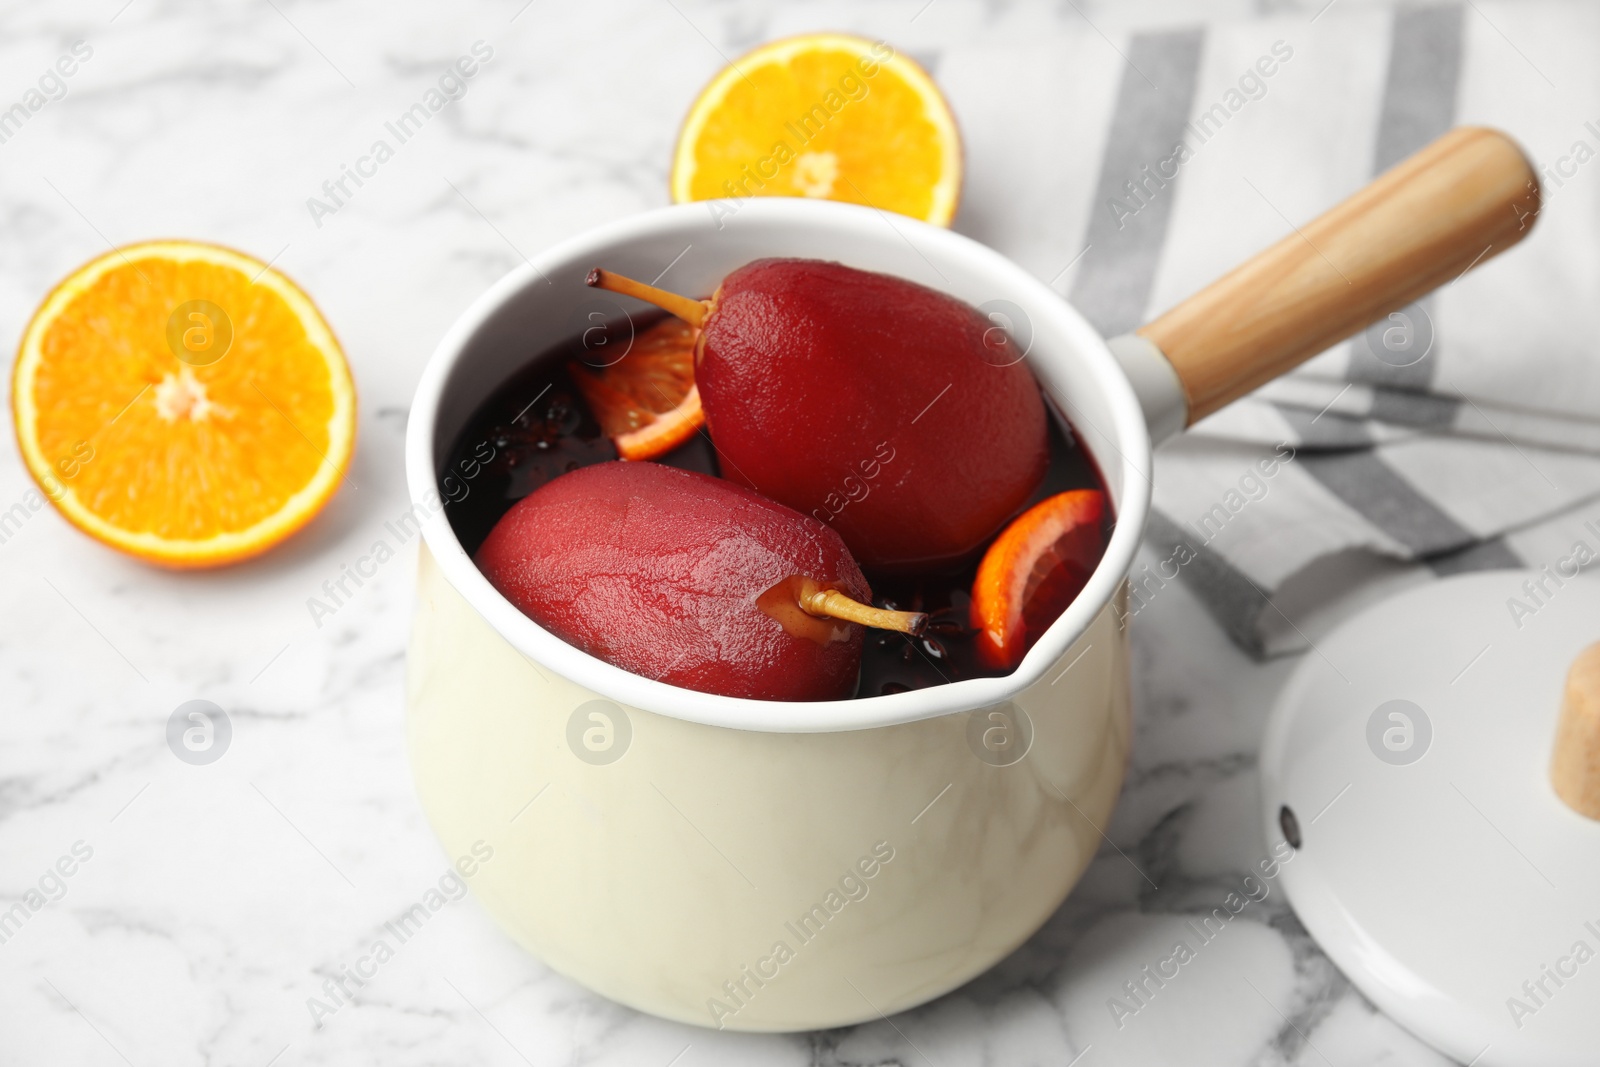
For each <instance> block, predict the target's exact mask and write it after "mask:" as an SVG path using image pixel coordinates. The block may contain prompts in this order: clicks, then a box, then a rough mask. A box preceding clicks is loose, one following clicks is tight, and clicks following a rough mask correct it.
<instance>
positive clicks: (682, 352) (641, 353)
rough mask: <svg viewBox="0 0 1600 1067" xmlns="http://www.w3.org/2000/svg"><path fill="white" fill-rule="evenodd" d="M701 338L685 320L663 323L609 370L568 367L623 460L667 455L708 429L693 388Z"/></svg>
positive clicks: (577, 365)
mask: <svg viewBox="0 0 1600 1067" xmlns="http://www.w3.org/2000/svg"><path fill="white" fill-rule="evenodd" d="M699 335H700V331H699V330H697V329H695V328H694V327H693V326H690V325H689V324H688V323H686V322H684V321H682V320H681V319H673V318H668V319H663V320H661V321H660V322H658V323H656V324H655V325H653V326H651V327H650V328H649V329H647V330H644V331H643V332H641V333H640V334H639V335H638V336H637V337H635V338H634V339H633V345H632V346H631V347H630V348H629V349H628V351H627V353H626V354H625V355H624V356H623V357H622V358H621V359H619V360H617V362H616V363H614V364H612V365H610V366H607V367H603V368H600V369H598V370H593V369H590V368H588V367H586V366H584V365H583V364H580V363H573V364H570V365H569V370H570V371H571V373H572V380H573V383H574V384H575V385H577V387H578V391H579V392H580V393H582V394H583V399H584V400H586V401H587V402H588V404H589V410H591V411H593V412H594V417H595V418H596V419H597V420H598V421H599V423H600V429H601V430H602V431H604V433H605V435H606V436H607V437H609V438H611V442H612V444H614V445H616V446H617V455H619V456H621V457H622V458H623V459H632V460H641V459H654V458H655V457H657V456H661V455H665V454H666V453H668V452H671V451H672V450H673V449H674V448H677V447H678V446H679V445H681V444H683V443H684V442H685V441H687V440H689V438H691V437H693V436H694V435H695V431H697V430H699V429H700V427H702V426H704V425H705V421H706V415H705V411H704V409H703V408H701V406H700V390H699V389H697V388H696V387H695V384H694V346H695V341H696V340H697V339H698V337H699Z"/></svg>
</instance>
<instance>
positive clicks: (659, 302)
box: [583, 267, 711, 327]
mask: <svg viewBox="0 0 1600 1067" xmlns="http://www.w3.org/2000/svg"><path fill="white" fill-rule="evenodd" d="M583 283H584V284H585V285H588V286H591V287H593V288H595V289H607V290H610V291H611V292H613V293H621V294H622V295H624V296H631V297H634V298H636V299H639V300H643V301H644V302H645V303H647V304H654V305H655V306H656V307H658V308H660V309H661V310H662V311H666V312H669V313H670V314H673V315H676V316H677V317H678V318H680V319H682V320H683V321H684V322H687V323H688V324H689V325H690V326H694V327H699V326H700V324H701V323H703V322H705V319H706V314H707V313H708V312H709V311H710V310H711V305H710V303H709V302H708V301H705V300H694V299H692V298H690V297H687V296H679V295H678V294H677V293H670V292H668V291H667V290H665V289H657V288H656V287H655V286H653V285H646V284H645V283H644V282H637V281H634V280H633V279H632V278H628V277H625V276H623V275H621V274H615V273H613V272H611V271H609V270H601V269H600V268H599V267H596V268H595V269H594V270H592V271H590V272H589V276H588V277H587V278H585V279H584V282H583Z"/></svg>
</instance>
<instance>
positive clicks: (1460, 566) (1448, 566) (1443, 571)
mask: <svg viewBox="0 0 1600 1067" xmlns="http://www.w3.org/2000/svg"><path fill="white" fill-rule="evenodd" d="M1428 566H1429V567H1430V568H1432V570H1433V573H1434V574H1437V575H1438V576H1439V577H1441V578H1443V577H1446V576H1447V575H1451V574H1465V573H1466V572H1467V571H1499V570H1506V569H1508V568H1521V567H1525V566H1527V564H1525V563H1523V562H1522V557H1521V556H1519V555H1517V554H1516V552H1514V551H1512V548H1511V546H1510V545H1508V544H1506V539H1505V538H1504V537H1496V538H1494V539H1493V540H1490V541H1480V542H1478V543H1477V544H1475V545H1468V546H1467V547H1466V548H1463V549H1462V550H1461V551H1459V552H1447V553H1445V554H1444V555H1442V556H1434V557H1433V558H1432V559H1430V560H1428Z"/></svg>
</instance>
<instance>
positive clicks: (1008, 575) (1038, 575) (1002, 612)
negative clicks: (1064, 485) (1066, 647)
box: [971, 489, 1105, 670]
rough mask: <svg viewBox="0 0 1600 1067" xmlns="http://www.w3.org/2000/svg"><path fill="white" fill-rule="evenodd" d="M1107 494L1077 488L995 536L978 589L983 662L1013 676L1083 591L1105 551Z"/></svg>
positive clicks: (975, 608)
mask: <svg viewBox="0 0 1600 1067" xmlns="http://www.w3.org/2000/svg"><path fill="white" fill-rule="evenodd" d="M1104 515H1105V494H1103V493H1101V492H1100V491H1099V490H1098V489H1074V490H1071V491H1070V492H1066V493H1058V494H1056V495H1055V496H1053V497H1050V498H1048V499H1046V500H1043V501H1040V502H1039V503H1038V504H1035V505H1034V506H1033V507H1031V508H1029V509H1028V510H1027V511H1025V512H1023V513H1022V514H1021V515H1020V516H1018V517H1017V518H1016V520H1015V521H1013V522H1012V523H1011V525H1010V526H1007V527H1006V528H1005V530H1004V531H1003V532H1002V533H1001V534H1000V536H999V537H997V538H995V541H994V543H993V544H992V545H990V546H989V551H988V552H986V553H984V556H983V562H982V563H980V564H978V576H977V578H976V579H975V580H974V581H973V583H972V620H971V621H972V628H973V629H974V630H976V631H977V651H978V658H979V659H980V660H981V661H982V662H983V663H984V664H985V665H987V666H989V667H993V668H996V669H1000V670H1010V669H1012V668H1013V667H1015V666H1016V665H1017V664H1019V663H1021V662H1022V657H1023V655H1024V654H1025V653H1026V652H1027V651H1028V649H1029V648H1030V647H1032V645H1033V643H1034V642H1035V641H1036V640H1038V638H1039V635H1040V634H1042V633H1044V631H1045V630H1046V629H1048V628H1049V626H1050V624H1051V623H1052V622H1054V621H1055V620H1056V617H1057V616H1059V615H1060V614H1061V613H1062V612H1063V611H1065V610H1066V607H1067V605H1068V604H1070V603H1072V601H1073V598H1074V597H1076V596H1077V595H1078V593H1079V592H1081V591H1082V589H1083V587H1084V584H1085V583H1087V582H1088V580H1089V575H1090V574H1092V573H1094V567H1095V564H1096V563H1098V562H1099V560H1100V554H1101V553H1102V552H1103V551H1104V549H1105V534H1104V531H1103V530H1102V527H1101V522H1102V519H1103V517H1104Z"/></svg>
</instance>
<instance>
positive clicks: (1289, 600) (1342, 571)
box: [968, 3, 1600, 655]
mask: <svg viewBox="0 0 1600 1067" xmlns="http://www.w3.org/2000/svg"><path fill="white" fill-rule="evenodd" d="M1092 45H1093V42H1089V44H1085V45H1080V46H1079V47H1080V48H1082V49H1084V50H1085V54H1087V50H1088V49H1089V48H1091V47H1092ZM1115 47H1116V51H1117V53H1118V55H1119V56H1120V60H1119V61H1118V62H1117V63H1115V64H1114V65H1110V64H1104V65H1102V66H1100V67H1099V68H1098V69H1099V70H1100V72H1101V75H1102V76H1103V77H1106V78H1107V79H1108V86H1109V85H1111V84H1114V85H1115V87H1116V88H1115V90H1114V92H1110V93H1107V94H1106V96H1107V99H1108V101H1109V103H1108V105H1107V106H1105V107H1104V108H1102V109H1101V110H1099V111H1098V112H1097V113H1096V114H1094V115H1093V116H1092V119H1091V118H1089V117H1085V116H1082V115H1070V116H1067V117H1066V118H1065V120H1064V121H1065V123H1066V124H1067V125H1068V126H1069V127H1071V126H1072V125H1074V124H1076V125H1077V126H1079V127H1083V126H1087V125H1088V124H1089V122H1090V121H1096V123H1097V125H1098V132H1097V133H1095V134H1094V135H1093V136H1097V137H1098V138H1099V139H1100V141H1099V143H1100V144H1101V150H1100V152H1099V155H1098V157H1097V162H1096V163H1095V164H1093V165H1092V167H1082V166H1074V164H1072V163H1071V162H1070V161H1067V160H1064V159H1063V160H1062V161H1061V165H1060V167H1059V168H1058V170H1057V172H1056V173H1057V174H1058V175H1063V174H1064V175H1065V178H1064V180H1065V183H1066V184H1067V186H1068V190H1067V191H1068V193H1069V195H1071V196H1073V197H1081V198H1082V200H1083V202H1084V204H1085V205H1086V206H1085V207H1084V208H1083V209H1081V212H1078V213H1076V214H1075V215H1074V217H1072V218H1070V219H1069V220H1067V221H1066V222H1061V221H1053V222H1052V221H1047V222H1045V223H1043V224H1039V223H1035V224H1034V227H1033V228H1034V229H1035V230H1039V231H1043V232H1045V233H1050V234H1053V235H1054V237H1055V239H1056V241H1057V245H1056V248H1057V253H1056V254H1057V256H1058V257H1059V258H1058V260H1057V261H1058V262H1059V261H1065V260H1066V258H1067V256H1070V255H1074V254H1075V255H1076V256H1077V258H1076V259H1074V260H1073V261H1072V262H1071V264H1070V265H1069V268H1068V269H1067V270H1064V271H1062V272H1061V274H1060V275H1057V280H1058V282H1059V281H1060V280H1061V279H1062V278H1063V277H1065V279H1066V284H1065V286H1064V287H1063V286H1061V285H1059V284H1058V286H1057V288H1058V289H1063V288H1064V292H1065V295H1066V296H1067V297H1068V298H1069V299H1070V300H1071V301H1072V302H1073V303H1074V304H1075V305H1076V306H1077V307H1078V308H1079V309H1080V310H1081V311H1082V312H1083V313H1084V314H1085V315H1086V316H1087V317H1088V318H1089V319H1090V320H1091V321H1092V322H1093V323H1094V324H1095V325H1096V326H1097V327H1099V328H1100V330H1101V331H1102V332H1103V333H1105V334H1106V335H1107V336H1113V335H1116V334H1118V333H1123V332H1126V331H1128V330H1131V329H1134V328H1135V327H1137V326H1139V325H1140V324H1141V323H1143V322H1147V321H1149V320H1150V318H1152V317H1153V316H1154V315H1155V314H1157V313H1159V312H1160V311H1162V310H1164V309H1165V308H1167V307H1170V306H1171V305H1172V304H1174V303H1176V302H1177V301H1179V300H1180V299H1182V298H1183V297H1184V296H1186V295H1187V294H1189V293H1191V292H1193V291H1194V290H1196V289H1198V288H1200V287H1201V286H1203V285H1204V284H1206V283H1207V282H1208V281H1210V280H1212V279H1214V278H1216V277H1219V276H1220V275H1221V274H1222V273H1224V272H1225V271H1226V270H1227V269H1228V268H1229V267H1230V266H1232V265H1233V264H1235V263H1237V262H1239V261H1241V260H1242V259H1244V258H1246V257H1247V256H1248V255H1250V254H1251V253H1253V252H1255V251H1257V250H1259V249H1261V248H1263V247H1265V246H1267V245H1268V244H1271V243H1272V242H1274V241H1276V240H1277V239H1279V238H1280V237H1282V236H1283V235H1284V234H1286V233H1290V232H1293V231H1292V229H1291V227H1294V226H1298V225H1300V224H1302V223H1304V222H1305V221H1307V220H1309V219H1311V218H1313V217H1315V216H1316V215H1317V214H1320V213H1321V212H1322V211H1323V210H1325V209H1326V208H1328V207H1331V206H1332V205H1333V204H1334V203H1336V202H1337V201H1339V200H1341V199H1343V198H1344V197H1345V196H1347V195H1349V194H1350V193H1352V192H1354V191H1355V190H1356V189H1357V188H1359V187H1360V186H1361V185H1362V184H1364V183H1365V182H1366V181H1367V180H1369V179H1370V178H1371V177H1373V176H1375V175H1376V174H1378V173H1380V172H1382V171H1384V170H1386V169H1387V168H1389V167H1390V166H1392V165H1393V164H1395V163H1396V162H1398V161H1399V160H1401V159H1403V158H1405V157H1406V156H1408V155H1410V154H1411V153H1412V152H1414V151H1416V150H1417V149H1418V148H1421V147H1422V146H1423V145H1425V144H1426V143H1428V142H1429V141H1431V140H1433V139H1434V138H1435V137H1437V136H1439V135H1440V134H1442V133H1443V132H1444V131H1445V130H1447V129H1448V128H1450V127H1451V126H1453V125H1458V124H1482V125H1492V126H1496V127H1499V128H1501V129H1504V130H1506V131H1507V132H1508V133H1510V134H1511V135H1512V136H1513V137H1515V138H1516V139H1517V140H1518V141H1519V142H1520V143H1521V144H1522V145H1523V147H1524V148H1525V150H1526V151H1527V152H1528V153H1529V156H1530V158H1531V159H1533V160H1534V161H1535V165H1536V167H1537V168H1538V169H1539V171H1540V173H1541V175H1542V181H1543V184H1544V189H1545V193H1546V200H1545V206H1544V208H1543V209H1542V211H1541V213H1540V217H1538V218H1537V219H1536V220H1531V221H1533V222H1534V223H1535V228H1534V230H1533V232H1532V234H1531V235H1530V236H1529V237H1528V238H1527V239H1526V240H1524V241H1523V243H1522V244H1521V245H1519V246H1518V247H1516V248H1513V249H1512V250H1511V251H1509V252H1507V253H1505V254H1503V255H1501V256H1499V257H1497V258H1495V259H1494V260H1491V261H1489V262H1487V263H1485V264H1483V265H1482V266H1481V267H1479V268H1478V269H1476V270H1473V271H1471V272H1469V273H1467V274H1465V275H1463V276H1462V277H1460V278H1458V279H1457V280H1456V281H1454V282H1452V283H1451V284H1449V285H1448V286H1446V287H1444V288H1443V289H1441V290H1440V291H1438V292H1436V293H1434V294H1432V295H1430V296H1428V297H1425V298H1423V299H1422V300H1421V301H1419V302H1418V303H1417V304H1415V305H1413V306H1411V307H1409V308H1406V309H1404V311H1402V312H1400V313H1397V314H1396V315H1394V316H1391V317H1390V318H1389V319H1387V320H1385V321H1384V322H1381V323H1379V324H1377V325H1376V326H1374V327H1373V328H1372V329H1369V330H1368V331H1366V332H1365V333H1364V334H1362V335H1360V336H1358V337H1356V338H1354V339H1352V340H1351V341H1349V342H1346V343H1344V344H1341V345H1339V346H1337V347H1336V348H1334V349H1332V350H1330V351H1328V352H1326V353H1323V354H1322V355H1320V356H1318V357H1317V358H1316V359H1314V360H1312V361H1310V362H1309V363H1307V364H1306V365H1305V366H1303V367H1302V368H1300V369H1298V370H1297V371H1295V372H1293V373H1291V374H1289V375H1288V376H1286V377H1285V378H1283V379H1281V380H1279V381H1277V382H1274V383H1271V384H1269V385H1268V386H1266V387H1264V388H1262V389H1261V390H1259V391H1258V392H1256V393H1255V394H1253V395H1252V396H1250V397H1248V398H1246V399H1244V400H1242V401H1240V402H1238V403H1236V404H1234V405H1232V406H1231V407H1229V408H1228V409H1226V410H1224V411H1222V412H1219V413H1218V414H1216V415H1214V416H1212V417H1211V418H1208V419H1206V420H1205V421H1204V422H1202V423H1201V424H1200V425H1198V426H1197V427H1195V428H1194V429H1193V430H1191V431H1190V432H1188V433H1186V434H1184V435H1181V436H1180V437H1178V438H1176V439H1174V440H1173V441H1170V442H1168V443H1167V444H1166V445H1164V446H1163V447H1162V448H1161V449H1159V450H1158V452H1157V456H1156V461H1155V470H1154V472H1153V478H1154V483H1155V510H1154V515H1153V517H1152V521H1151V525H1150V530H1149V533H1148V537H1147V550H1148V551H1147V552H1146V554H1145V558H1144V559H1143V560H1141V563H1140V569H1139V570H1137V571H1136V573H1135V575H1134V589H1133V593H1134V595H1133V602H1132V605H1133V606H1132V610H1133V611H1134V612H1138V611H1140V610H1142V609H1143V607H1144V606H1146V605H1148V603H1150V601H1151V600H1152V598H1154V597H1157V596H1159V595H1160V594H1161V590H1162V589H1164V588H1165V587H1166V586H1167V585H1168V584H1169V583H1170V582H1171V581H1174V580H1178V581H1184V582H1186V583H1188V584H1189V585H1190V587H1191V588H1193V589H1195V590H1196V591H1198V593H1199V594H1200V596H1201V597H1202V599H1203V600H1204V602H1205V603H1206V605H1207V606H1208V608H1209V609H1210V610H1211V612H1212V613H1213V614H1214V615H1215V616H1216V617H1217V619H1218V620H1219V621H1220V622H1221V623H1222V625H1223V627H1224V628H1225V629H1226V630H1227V632H1228V633H1229V634H1230V635H1231V636H1232V637H1233V639H1234V640H1235V641H1236V642H1238V643H1239V644H1240V645H1241V646H1243V647H1244V648H1246V649H1248V650H1250V651H1252V652H1253V653H1255V654H1257V655H1266V654H1273V653H1277V652H1282V651H1289V650H1294V649H1298V648H1303V647H1304V646H1305V644H1306V643H1307V642H1308V641H1311V642H1314V641H1315V638H1316V635H1317V633H1318V632H1319V630H1321V629H1323V628H1325V627H1326V626H1327V625H1331V624H1332V623H1333V622H1336V621H1337V620H1338V619H1339V618H1340V617H1342V616H1344V615H1345V614H1347V613H1348V612H1349V611H1350V610H1352V609H1353V608H1355V607H1357V606H1359V605H1361V604H1362V603H1364V602H1367V601H1369V600H1371V599H1373V598H1375V597H1377V596H1379V595H1383V594H1386V593H1388V592H1390V591H1392V590H1394V589H1395V588H1397V587H1400V586H1403V585H1406V584H1409V583H1413V582H1419V581H1425V580H1428V579H1429V578H1430V577H1431V576H1433V575H1437V574H1444V573H1451V572H1455V571H1460V570H1468V569H1473V568H1488V567H1509V566H1532V567H1534V568H1539V567H1542V566H1545V565H1547V564H1552V563H1553V561H1566V562H1565V563H1564V564H1563V570H1569V569H1576V568H1577V567H1578V566H1581V565H1582V564H1584V563H1587V562H1589V560H1591V559H1596V558H1600V521H1595V520H1600V505H1596V504H1595V503H1594V502H1595V501H1596V499H1597V498H1600V358H1597V356H1596V355H1595V354H1594V353H1593V351H1592V349H1593V348H1594V345H1595V338H1596V337H1597V336H1600V301H1597V300H1596V299H1595V293H1596V290H1597V285H1600V241H1597V240H1596V238H1597V236H1600V227H1597V221H1600V219H1597V217H1596V216H1597V212H1600V162H1591V161H1592V160H1595V159H1596V158H1597V153H1600V9H1597V8H1594V7H1589V6H1577V5H1573V4H1568V3H1549V4H1537V3H1535V4H1516V5H1514V6H1513V5H1509V4H1495V3H1475V4H1468V5H1463V6H1456V5H1444V6H1429V7H1400V8H1396V9H1374V8H1360V9H1352V10H1349V11H1345V10H1342V9H1339V8H1335V9H1333V10H1331V11H1325V13H1323V14H1321V15H1319V16H1318V17H1317V18H1316V19H1315V20H1314V21H1312V20H1308V19H1306V18H1305V17H1303V16H1302V17H1299V18H1297V19H1293V20H1286V19H1281V18H1275V19H1269V20H1262V21H1258V22H1248V23H1240V24H1236V25H1229V26H1217V27H1207V28H1203V29H1176V30H1162V31H1159V32H1138V33H1132V34H1128V35H1126V36H1125V37H1124V39H1122V40H1117V41H1116V42H1115ZM1086 77H1087V76H1086V75H1081V74H1080V75H1079V76H1078V79H1077V80H1078V81H1079V82H1081V81H1083V80H1084V79H1085V78H1086ZM1080 91H1081V90H1080ZM1002 121H1003V120H1002ZM968 128H969V129H970V128H971V123H970V121H969V125H968ZM1084 132H1087V131H1084ZM1091 171H1092V172H1091ZM977 180H979V181H981V180H982V178H981V176H980V177H979V178H978V179H977ZM1022 184H1023V186H1024V188H1023V191H1022V194H1021V199H1022V201H1023V207H1022V208H1021V209H1020V210H1026V209H1027V208H1028V207H1029V206H1031V205H1029V204H1028V203H1027V197H1028V193H1027V182H1026V181H1024V182H1023V183H1022ZM1059 192H1060V190H1059V188H1058V190H1057V194H1058V195H1059ZM1069 214H1073V213H1072V212H1070V211H1069ZM1075 222H1076V223H1078V224H1079V226H1078V228H1076V230H1074V228H1073V225H1072V224H1073V223H1075ZM988 227H989V230H990V231H991V232H988V233H980V234H979V235H980V236H984V237H985V238H986V239H994V240H997V241H998V242H1000V243H1001V245H1002V247H1007V245H1011V244H1014V247H1007V250H1008V251H1012V252H1013V254H1016V255H1019V256H1020V257H1022V258H1024V261H1025V262H1026V261H1028V258H1029V257H1031V258H1032V260H1033V262H1032V263H1031V264H1030V265H1034V266H1035V269H1040V270H1041V273H1043V272H1044V271H1046V270H1049V268H1050V267H1051V266H1053V265H1054V264H1053V263H1052V261H1051V260H1050V259H1049V257H1048V256H1047V255H1045V254H1043V253H1042V252H1041V251H1040V250H1039V249H1038V248H1037V247H1036V245H1037V243H1038V242H1037V239H1035V238H1033V237H1032V236H1031V235H1029V234H1027V233H1025V232H1023V230H1022V227H1021V224H1019V225H1018V228H1017V231H1016V232H1015V233H1008V232H1006V226H1005V222H1004V219H1003V218H1002V219H1001V220H1000V221H998V222H996V221H992V220H991V221H989V223H988ZM1074 232H1076V233H1077V234H1080V235H1081V237H1079V238H1078V239H1077V240H1073V238H1072V237H1071V236H1068V235H1069V234H1072V233H1074ZM1063 237H1064V238H1065V240H1062V238H1063ZM1579 542H1583V543H1584V544H1585V545H1587V546H1588V549H1589V551H1587V552H1578V551H1576V549H1575V545H1576V544H1577V543H1579Z"/></svg>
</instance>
